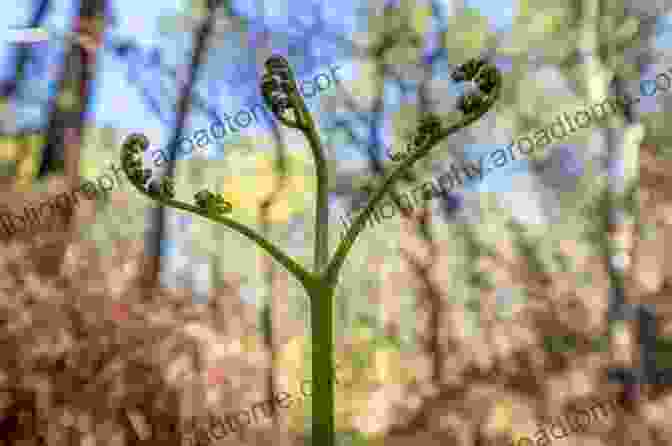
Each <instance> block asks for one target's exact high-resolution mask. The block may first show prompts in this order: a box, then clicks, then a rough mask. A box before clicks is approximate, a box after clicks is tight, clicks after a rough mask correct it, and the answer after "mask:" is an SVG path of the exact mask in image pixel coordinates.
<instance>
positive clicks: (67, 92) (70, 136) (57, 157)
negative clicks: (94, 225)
mask: <svg viewBox="0 0 672 446" xmlns="http://www.w3.org/2000/svg"><path fill="white" fill-rule="evenodd" d="M106 6H107V2H106V0H82V1H81V4H80V7H79V11H78V14H77V16H76V17H75V18H74V23H73V26H72V28H73V32H74V33H75V34H82V35H86V36H88V40H89V41H90V42H95V44H93V45H83V44H82V42H80V41H76V42H73V43H72V45H71V46H70V48H69V49H68V50H67V51H66V54H65V62H64V65H63V71H62V75H61V79H60V81H59V88H58V93H57V95H56V96H55V97H54V98H53V100H52V101H51V104H50V106H49V107H50V111H49V122H48V125H47V132H46V145H45V147H44V149H43V151H42V153H43V156H42V160H41V163H40V168H39V172H38V177H39V178H43V177H46V176H47V175H48V174H51V173H61V172H62V173H63V174H64V175H65V178H66V183H67V187H68V189H74V188H76V187H78V185H79V184H78V183H79V160H80V152H81V143H82V135H83V131H84V126H85V124H86V123H85V116H86V112H87V107H88V106H89V105H90V104H89V100H90V98H91V93H92V85H93V73H94V72H95V67H96V56H97V52H98V51H99V47H100V45H99V42H101V41H102V37H103V31H104V24H105V16H106ZM73 214H74V209H72V208H69V209H66V210H65V211H64V213H63V219H64V224H65V230H66V233H69V232H71V231H72V230H73V229H74V228H72V224H71V220H72V216H73ZM68 238H69V237H67V238H64V239H63V240H61V241H59V242H57V243H56V244H55V245H54V246H52V247H50V249H49V251H50V252H45V253H44V255H43V257H42V261H43V262H42V265H43V266H44V268H43V272H44V273H47V274H56V273H57V272H58V271H60V266H61V264H62V263H63V257H64V255H65V251H66V249H67V246H68V244H69V240H68Z"/></svg>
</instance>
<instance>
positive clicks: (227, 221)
mask: <svg viewBox="0 0 672 446" xmlns="http://www.w3.org/2000/svg"><path fill="white" fill-rule="evenodd" d="M265 67H266V71H267V72H266V73H265V74H264V75H263V77H262V79H261V82H260V89H261V93H262V96H263V98H264V101H265V103H266V105H267V106H268V107H269V108H270V109H271V111H272V113H273V115H274V116H275V117H276V118H277V119H278V121H280V122H281V123H282V124H283V125H285V126H287V127H289V128H292V129H295V130H298V131H300V132H301V133H303V135H304V136H305V137H306V139H307V140H308V143H309V145H310V148H311V152H312V154H313V158H314V159H315V164H316V172H317V178H316V181H317V196H316V215H315V255H314V268H313V270H312V271H311V270H309V269H308V268H306V267H304V266H302V265H300V264H299V263H298V262H296V261H295V260H294V259H292V258H291V257H289V256H288V255H287V254H285V253H284V252H283V251H282V250H281V249H279V248H278V247H276V246H275V245H274V244H273V243H271V242H270V241H268V240H266V239H265V238H264V237H262V236H261V235H259V234H258V233H257V232H256V231H255V230H253V229H251V228H249V227H247V226H245V225H243V224H241V223H238V222H236V221H235V220H233V219H231V218H229V217H228V216H227V214H230V213H231V212H232V210H233V209H232V206H231V203H229V202H227V201H226V200H225V199H224V197H223V196H222V195H220V194H214V193H212V192H210V191H208V190H207V189H204V190H202V191H200V192H198V193H197V194H196V195H195V196H194V201H195V205H192V204H189V203H184V202H181V201H178V200H175V199H174V196H175V190H174V184H173V179H172V178H166V177H164V178H162V180H161V181H159V182H150V184H149V186H145V184H146V183H147V181H148V180H149V179H150V178H151V174H152V172H151V170H150V169H143V168H142V160H141V159H139V156H140V154H141V152H144V151H146V150H147V149H148V147H149V139H148V138H147V137H146V136H145V135H142V134H137V133H134V134H131V135H129V136H128V137H127V138H126V139H125V140H124V143H123V145H122V150H121V164H122V168H123V170H124V172H126V175H127V176H128V178H129V180H130V182H131V183H132V184H133V185H134V187H135V188H136V189H138V191H139V192H140V193H142V194H144V195H146V196H147V197H149V198H150V199H152V200H154V201H157V202H159V203H160V204H161V205H164V206H170V207H173V208H176V209H182V210H184V211H187V212H191V213H194V214H197V215H200V216H201V217H204V218H207V219H210V220H212V221H214V222H216V223H220V224H223V225H225V226H227V227H229V228H231V229H232V230H234V231H236V232H238V233H240V234H241V235H243V236H245V237H247V238H249V239H250V240H252V241H253V242H255V243H256V244H257V245H258V246H260V247H261V248H262V249H264V250H265V251H266V252H267V253H268V254H269V255H271V256H272V257H273V258H274V259H275V260H276V261H278V262H279V263H280V264H281V265H282V266H284V267H285V268H286V269H287V270H288V271H289V272H290V273H292V275H293V276H294V277H296V279H297V280H298V281H299V282H300V283H301V284H302V286H303V287H304V289H305V291H306V293H307V294H308V296H309V298H310V319H311V332H312V333H311V334H312V382H313V391H312V401H313V420H312V435H311V436H312V439H313V444H318V445H320V446H333V445H334V444H335V437H334V433H335V432H334V385H333V380H332V375H333V373H332V371H333V370H334V361H333V337H334V334H333V314H332V311H333V310H332V308H333V298H334V291H335V288H336V286H337V284H338V277H339V273H340V270H341V267H342V265H343V263H344V261H345V258H346V256H347V254H348V253H349V251H350V249H351V248H352V245H353V244H354V242H355V240H356V239H357V236H358V235H359V233H360V232H361V231H362V229H363V228H364V224H365V221H366V220H367V219H368V217H369V215H370V214H371V212H372V211H373V209H374V208H375V206H376V205H377V204H378V202H380V200H381V199H382V198H383V197H384V195H385V194H386V193H388V192H390V190H391V188H392V186H393V184H394V182H395V181H396V180H398V179H399V178H400V177H401V176H402V175H403V174H404V171H405V170H406V169H409V168H410V167H411V166H412V165H413V164H414V163H415V162H416V161H418V160H419V159H421V158H423V157H424V156H425V155H427V154H428V153H429V151H430V150H431V148H432V147H434V146H436V144H437V143H439V142H440V141H441V140H443V139H444V138H446V137H448V136H450V135H452V134H453V133H456V132H458V131H459V130H461V129H463V128H465V127H467V126H469V125H470V124H472V123H473V122H475V121H476V120H478V119H480V118H481V117H482V116H483V115H484V114H485V113H486V112H487V111H488V110H489V109H490V108H492V106H493V105H494V103H495V102H496V100H497V99H498V98H499V94H500V91H501V87H502V76H501V73H500V72H499V70H497V68H496V67H495V66H494V65H492V64H490V63H487V62H485V61H483V60H470V61H469V62H467V63H465V64H464V65H461V66H460V67H458V68H457V70H456V71H455V72H453V73H452V75H451V77H452V79H453V80H455V81H463V80H467V81H472V82H474V83H475V84H476V85H477V86H478V90H479V91H478V92H477V93H473V92H472V93H469V94H467V95H465V96H463V97H461V98H460V99H459V101H458V109H459V110H460V111H461V112H462V117H461V119H459V120H458V121H457V122H455V123H453V124H452V125H448V126H444V123H443V122H442V121H441V119H440V118H439V117H438V116H436V115H434V114H428V115H426V116H423V117H422V118H421V120H420V122H419V125H418V128H417V130H416V132H415V135H414V136H413V138H412V141H411V142H410V144H409V145H408V146H407V151H406V153H403V154H397V155H395V161H397V162H398V163H399V164H398V165H397V166H396V167H395V168H394V169H392V171H391V173H390V174H389V175H386V176H385V178H384V179H383V181H381V182H380V187H379V188H377V189H376V190H375V191H374V192H373V193H372V198H371V200H370V201H369V203H368V204H367V206H366V208H365V209H364V211H363V212H361V213H360V214H359V215H358V216H357V218H356V219H355V221H354V222H353V224H352V225H351V226H350V228H349V229H348V231H347V233H346V235H345V237H344V238H343V240H341V241H340V243H339V245H338V247H337V248H336V251H335V253H334V255H333V257H332V258H331V259H329V252H328V244H327V240H328V217H329V208H328V200H327V194H328V190H327V187H328V172H327V163H326V158H325V151H324V148H323V146H322V142H321V139H320V136H319V134H318V132H317V128H316V126H315V122H314V121H313V118H312V116H311V114H310V112H309V111H308V108H307V107H306V105H305V102H304V101H303V98H302V97H301V95H300V94H299V90H298V88H297V85H296V80H295V77H294V73H293V72H292V69H291V67H290V65H289V63H288V61H287V60H286V59H285V58H284V57H282V56H278V55H274V56H271V57H270V58H269V59H268V60H267V61H266V64H265Z"/></svg>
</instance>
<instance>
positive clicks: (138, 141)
mask: <svg viewBox="0 0 672 446" xmlns="http://www.w3.org/2000/svg"><path fill="white" fill-rule="evenodd" d="M133 145H136V147H135V148H134V147H133ZM137 145H139V146H140V150H143V151H144V150H146V149H147V147H148V146H149V140H148V139H147V137H145V136H144V135H141V134H131V135H129V136H128V137H127V138H126V140H125V141H124V144H123V147H122V152H121V165H122V169H123V170H124V172H125V173H126V176H127V177H128V179H129V181H130V182H131V184H133V186H134V187H135V188H136V189H137V190H138V191H139V192H140V193H142V194H143V195H146V196H147V197H149V198H150V199H152V200H154V201H157V202H159V203H160V204H162V205H164V206H170V207H174V208H177V209H182V210H184V211H188V212H191V213H193V214H196V215H200V216H201V217H205V218H207V219H209V220H212V221H214V222H217V223H221V224H223V225H225V226H227V227H229V228H231V229H233V230H234V231H236V232H238V233H240V234H242V235H244V236H245V237H247V238H249V239H250V240H252V241H253V242H255V243H257V244H258V245H259V246H261V247H262V248H263V249H264V250H266V252H268V254H270V255H271V256H272V257H273V258H274V259H275V260H277V261H278V262H279V263H280V264H281V265H282V266H284V267H285V268H286V269H287V270H288V271H289V272H290V273H292V274H293V275H294V276H295V277H296V278H297V280H299V281H300V282H301V283H302V284H303V285H304V286H307V284H310V283H312V282H313V279H314V278H313V275H312V273H310V272H309V271H307V270H306V269H304V268H303V267H302V266H301V265H299V264H298V263H297V262H295V261H294V259H292V258H291V257H289V256H288V255H286V254H285V253H284V252H283V251H282V250H280V249H279V248H278V247H276V246H275V245H274V244H273V243H271V242H270V241H268V240H266V239H265V238H264V237H262V236H261V235H260V234H258V233H257V232H256V231H254V230H253V229H251V228H249V227H247V226H245V225H243V224H241V223H238V222H237V221H235V220H232V219H230V218H228V217H224V216H223V215H221V214H222V213H224V212H227V207H226V206H221V207H217V206H216V205H210V203H208V206H205V205H201V206H193V205H191V204H188V203H183V202H181V201H178V200H174V199H173V198H172V197H171V195H172V183H170V182H166V183H162V184H161V185H160V186H159V187H158V188H157V187H156V186H154V187H152V186H150V187H149V188H148V189H145V187H144V182H145V181H146V180H147V179H149V175H150V174H151V171H149V169H145V171H143V172H141V171H140V170H139V165H141V162H140V160H137V159H134V157H135V156H136V155H137V154H138V148H137ZM143 146H144V147H143ZM148 171H149V172H148ZM164 180H168V178H164ZM197 197H198V194H197ZM197 201H198V198H197ZM204 204H205V203H204ZM228 211H230V207H229V208H228Z"/></svg>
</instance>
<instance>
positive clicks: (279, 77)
mask: <svg viewBox="0 0 672 446" xmlns="http://www.w3.org/2000/svg"><path fill="white" fill-rule="evenodd" d="M265 66H266V71H267V72H266V73H265V74H264V76H263V78H262V84H261V91H262V94H263V96H264V100H265V101H266V104H267V105H268V106H269V108H270V109H271V110H273V114H274V115H275V116H276V117H277V118H278V119H279V120H280V122H282V123H283V124H285V125H286V126H288V127H291V128H295V129H298V130H300V131H301V132H302V133H303V134H304V135H305V136H306V138H307V139H308V142H309V143H310V149H311V151H312V154H313V159H314V160H315V168H316V172H317V178H316V181H317V196H316V203H315V247H314V249H315V256H314V262H315V266H314V271H315V273H316V274H319V273H321V272H322V271H323V270H324V268H325V267H326V266H327V262H328V261H329V237H328V236H329V202H328V193H329V191H328V188H329V174H328V167H327V161H326V159H325V157H324V148H323V146H322V142H321V141H320V136H319V134H318V133H317V129H316V126H315V122H314V121H313V117H312V116H311V114H310V111H308V107H306V103H305V102H304V101H303V98H302V97H301V95H300V93H299V89H298V87H297V84H296V78H295V77H294V73H293V72H292V69H291V67H290V66H289V62H288V61H287V59H285V58H284V57H282V56H278V55H275V56H272V57H270V58H269V59H268V60H267V61H266V64H265ZM288 112H291V114H292V119H290V118H289V117H288V116H287V113H288Z"/></svg>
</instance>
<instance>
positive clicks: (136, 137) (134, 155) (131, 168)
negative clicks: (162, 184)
mask: <svg viewBox="0 0 672 446" xmlns="http://www.w3.org/2000/svg"><path fill="white" fill-rule="evenodd" d="M148 148H149V138H147V136H145V135H144V134H142V133H131V134H130V135H128V136H127V137H126V138H125V139H124V142H123V143H122V145H121V168H122V169H123V171H124V172H125V173H126V176H128V179H129V180H130V181H131V182H132V183H133V184H134V185H135V186H136V187H139V188H141V189H144V188H145V183H146V182H147V180H149V178H150V177H151V176H152V171H151V169H143V168H142V159H141V158H139V156H138V155H140V153H141V152H144V151H146V150H147V149H148Z"/></svg>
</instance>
